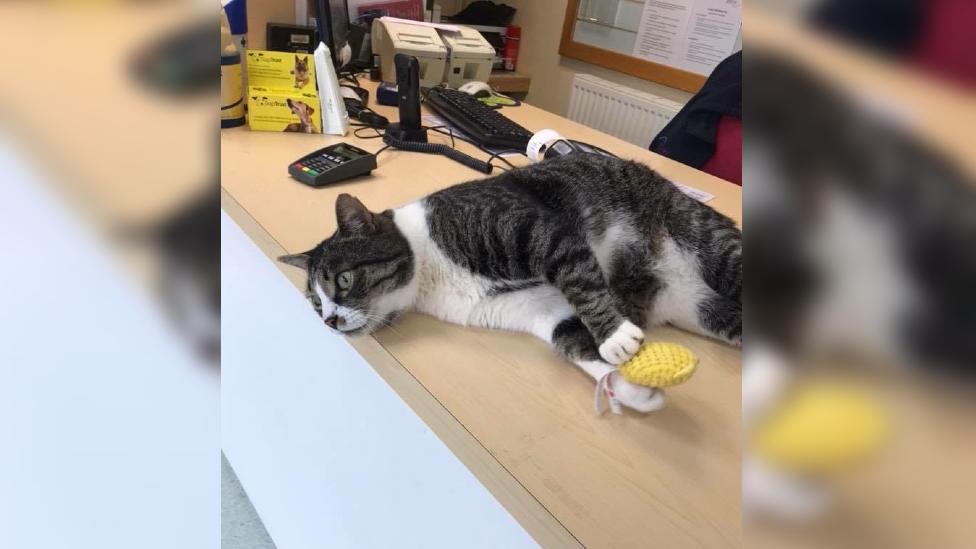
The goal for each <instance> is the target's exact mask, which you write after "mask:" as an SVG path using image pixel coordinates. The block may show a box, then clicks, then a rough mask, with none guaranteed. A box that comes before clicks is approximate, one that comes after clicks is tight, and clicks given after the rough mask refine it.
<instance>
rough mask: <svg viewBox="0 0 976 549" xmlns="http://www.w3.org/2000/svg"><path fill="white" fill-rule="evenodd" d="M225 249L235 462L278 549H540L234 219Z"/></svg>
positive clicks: (230, 435)
mask: <svg viewBox="0 0 976 549" xmlns="http://www.w3.org/2000/svg"><path fill="white" fill-rule="evenodd" d="M221 240H222V252H221V278H222V284H221V301H222V319H223V326H222V351H223V357H222V364H221V369H222V384H221V407H222V414H221V426H222V439H223V447H224V453H225V454H226V456H227V459H228V461H230V463H231V465H232V466H233V467H234V470H235V471H236V472H237V475H238V477H239V478H240V481H241V484H242V485H243V486H244V489H245V490H246V491H247V494H248V496H250V498H251V501H252V502H253V504H254V507H255V509H257V512H258V514H259V515H260V516H261V519H262V520H263V521H264V524H265V526H266V527H267V530H268V533H269V534H270V535H271V538H272V539H273V540H274V542H275V544H276V545H277V547H278V549H306V548H309V547H337V548H338V547H355V548H357V549H370V548H378V549H379V548H384V549H385V548H388V547H397V548H405V549H409V548H418V549H438V548H445V549H447V548H451V549H454V548H457V547H464V548H475V549H477V548H485V549H487V548H496V547H505V548H513V549H517V548H522V547H536V544H535V542H534V541H533V540H532V538H530V537H529V535H528V534H527V533H526V532H525V530H523V529H522V527H521V526H520V525H519V524H518V523H517V522H516V521H515V519H514V518H512V516H511V515H509V514H508V512H507V511H506V510H505V509H504V508H503V507H502V506H501V505H500V504H499V503H498V502H497V500H495V498H494V497H493V496H492V495H491V494H490V493H489V492H488V491H487V490H486V489H485V488H484V486H482V485H481V483H480V482H479V481H478V480H477V479H476V478H475V477H474V475H472V474H471V472H470V471H468V469H467V468H466V467H465V466H464V465H463V464H462V463H461V462H460V461H458V459H457V458H456V457H455V456H454V454H453V453H451V451H450V450H449V449H448V448H447V447H446V446H445V445H444V444H443V443H442V442H441V441H440V439H438V438H437V436H436V435H434V434H433V433H432V432H431V431H430V429H429V428H428V427H427V426H426V425H425V424H424V423H423V421H421V420H420V418H418V417H417V416H416V414H414V413H413V411H412V410H410V408H408V407H407V405H406V404H405V403H404V402H403V401H402V400H401V399H400V398H399V396H397V394H396V393H395V392H393V390H392V389H391V388H390V387H389V386H388V385H387V384H386V382H385V381H383V379H382V378H380V377H379V375H378V374H377V373H376V372H375V371H374V370H373V369H372V368H371V367H370V366H369V365H368V364H366V363H365V362H364V361H363V359H362V358H361V357H360V356H359V355H358V354H357V353H356V351H355V350H354V349H353V348H352V347H351V346H350V345H349V343H348V342H347V341H346V340H345V339H344V338H342V337H339V336H336V335H333V334H332V333H330V332H329V331H328V330H327V329H326V328H325V326H324V325H323V324H322V320H321V319H320V318H319V317H318V316H317V315H316V314H315V312H314V310H313V309H312V307H311V306H310V305H309V304H308V303H307V302H306V300H305V298H304V297H303V296H302V294H301V293H300V292H299V291H298V290H297V289H296V288H295V287H294V286H292V285H291V284H290V283H289V282H288V280H287V279H286V278H285V276H284V275H283V274H282V273H281V272H279V271H278V269H277V268H276V267H275V266H274V265H273V264H272V263H271V262H270V261H269V260H268V259H267V258H266V257H265V256H264V255H263V254H262V253H261V252H260V250H258V248H257V247H256V246H255V245H254V244H253V243H252V242H251V241H250V240H249V239H248V237H247V236H246V235H245V234H244V233H243V232H242V231H241V230H240V228H238V227H237V225H236V224H235V223H234V222H233V221H232V220H231V219H230V218H229V217H228V216H227V215H226V214H223V213H222V222H221ZM214 459H215V463H216V457H215V458H214Z"/></svg>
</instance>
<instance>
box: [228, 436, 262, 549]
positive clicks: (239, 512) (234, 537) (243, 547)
mask: <svg viewBox="0 0 976 549" xmlns="http://www.w3.org/2000/svg"><path fill="white" fill-rule="evenodd" d="M220 462H221V464H220V547H221V549H275V545H274V542H272V541H271V538H270V537H269V536H268V531H267V530H265V529H264V524H263V523H262V522H261V518H260V517H258V514H257V512H256V511H255V510H254V507H253V506H252V505H251V500H250V499H248V497H247V494H246V493H245V492H244V487H243V486H241V483H240V481H239V480H237V475H236V474H234V469H233V468H231V466H230V463H228V462H227V458H226V457H224V455H223V454H220Z"/></svg>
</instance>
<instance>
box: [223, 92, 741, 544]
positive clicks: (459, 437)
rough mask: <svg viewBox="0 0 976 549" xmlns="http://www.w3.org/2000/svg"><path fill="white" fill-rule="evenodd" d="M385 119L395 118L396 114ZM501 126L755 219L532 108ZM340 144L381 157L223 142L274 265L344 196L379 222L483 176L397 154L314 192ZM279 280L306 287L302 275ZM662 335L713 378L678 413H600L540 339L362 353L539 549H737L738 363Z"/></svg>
mask: <svg viewBox="0 0 976 549" xmlns="http://www.w3.org/2000/svg"><path fill="white" fill-rule="evenodd" d="M376 109H377V110H378V111H380V112H381V113H383V114H384V115H386V116H388V117H390V118H391V119H392V120H395V119H396V112H395V109H392V108H386V107H379V106H377V107H376ZM503 112H504V114H505V115H507V116H509V117H510V118H512V119H514V120H515V121H517V122H519V123H520V124H522V125H523V126H525V127H527V128H529V129H530V130H533V131H537V130H540V129H543V128H553V129H556V130H557V131H559V132H560V133H561V134H563V135H565V136H567V137H572V138H575V139H580V140H583V141H586V142H589V143H593V144H595V145H598V146H601V147H603V148H606V149H608V150H610V151H613V152H614V153H616V154H619V155H621V156H624V157H629V158H635V159H639V160H641V161H643V162H645V163H647V164H649V165H650V166H651V167H653V168H655V169H657V170H659V171H660V172H661V173H663V174H664V175H666V176H668V177H670V178H672V179H674V180H675V181H678V182H681V183H684V184H686V185H689V186H692V187H696V188H699V189H702V190H705V191H707V192H709V193H712V194H714V195H715V198H714V199H713V200H712V201H711V202H710V205H712V206H713V207H715V208H717V209H719V210H720V211H722V212H724V213H726V214H727V215H729V216H731V217H733V218H734V219H736V220H739V219H740V218H741V215H740V209H741V190H740V188H739V187H738V186H735V185H732V184H730V183H727V182H724V181H722V180H720V179H717V178H714V177H711V176H709V175H707V174H704V173H702V172H699V171H697V170H694V169H692V168H688V167H686V166H683V165H681V164H678V163H676V162H672V161H670V160H667V159H665V158H663V157H660V156H658V155H655V154H652V153H650V152H648V151H646V150H642V149H639V148H637V147H635V146H633V145H630V144H628V143H626V142H624V141H621V140H619V139H615V138H613V137H610V136H607V135H605V134H602V133H599V132H597V131H595V130H591V129H589V128H586V127H584V126H581V125H579V124H576V123H574V122H571V121H569V120H566V119H563V118H561V117H558V116H555V115H553V114H550V113H547V112H545V111H542V110H539V109H536V108H534V107H532V106H530V105H523V106H521V107H515V108H506V109H504V111H503ZM364 133H365V132H364ZM435 136H436V134H432V140H433V139H434V138H435ZM436 138H437V139H438V140H440V136H436ZM338 141H346V142H350V143H353V144H355V145H357V146H360V147H362V148H365V149H366V150H371V151H376V150H378V149H379V148H381V146H382V143H381V141H380V140H379V139H372V140H370V139H357V138H355V137H353V136H352V135H351V134H350V135H349V136H347V137H345V138H341V139H340V138H336V137H332V136H310V135H304V134H284V133H266V132H251V131H249V130H247V129H246V128H239V129H234V130H228V131H224V132H223V133H222V139H221V143H222V159H221V185H222V203H223V207H224V209H225V210H226V211H227V212H228V213H229V214H230V215H231V216H232V217H233V218H234V220H235V221H236V222H237V223H238V224H239V225H240V226H241V227H242V228H243V229H244V230H245V232H247V234H248V235H249V236H250V237H251V238H252V239H254V240H255V242H256V243H257V244H258V245H259V246H260V247H261V249H262V250H263V251H264V252H265V253H266V254H267V255H268V256H269V257H271V258H273V257H275V256H277V255H279V254H282V253H286V252H288V253H293V252H298V251H301V250H305V249H308V248H310V247H312V246H314V245H315V244H316V243H318V242H319V241H320V240H322V239H323V238H325V237H326V236H328V235H329V234H331V233H332V232H333V230H334V229H335V216H334V201H335V197H336V196H337V195H338V194H339V193H343V192H348V193H350V194H353V195H355V196H357V197H359V198H360V199H361V200H362V201H363V202H364V203H365V204H366V205H367V206H369V207H370V208H372V209H374V210H380V209H384V208H389V207H394V206H398V205H401V204H404V203H406V202H409V201H411V200H414V199H416V198H418V197H420V196H423V195H425V194H428V193H431V192H433V191H436V190H438V189H442V188H445V187H448V186H450V185H453V184H455V183H459V182H461V181H465V180H470V179H476V178H478V177H481V175H480V174H478V173H476V172H474V171H472V170H469V169H468V168H465V167H463V166H461V165H460V164H457V163H455V162H453V161H451V160H448V159H447V158H444V157H441V156H429V155H423V154H416V153H406V152H399V151H393V150H387V151H384V152H383V153H382V154H381V155H380V157H379V160H378V163H379V168H378V169H377V170H375V171H374V172H373V175H372V176H369V177H365V178H359V179H355V180H350V181H347V182H344V183H342V184H338V185H335V186H331V187H326V188H322V189H313V188H310V187H306V186H304V185H301V184H299V183H297V182H295V181H294V180H292V179H290V178H289V177H288V175H287V172H286V167H287V165H288V163H289V162H291V161H293V160H295V159H297V158H298V157H299V156H301V155H303V154H306V153H308V152H310V151H312V150H314V149H316V148H319V147H322V146H324V145H326V144H330V143H334V142H338ZM443 141H445V142H446V141H447V138H446V137H445V138H444V139H443ZM461 146H462V147H463V148H464V149H465V150H466V151H468V152H469V153H471V154H474V155H475V156H479V157H482V158H484V157H486V156H487V155H484V154H483V153H480V152H477V151H476V150H475V149H474V148H473V147H469V146H468V145H466V144H461ZM517 162H518V163H525V162H527V161H526V160H525V159H524V158H518V159H517ZM280 268H281V270H282V272H284V273H285V274H286V276H288V277H289V279H290V280H292V281H293V282H294V283H295V284H296V286H299V287H304V281H303V278H302V273H301V272H299V271H298V270H297V269H293V268H291V267H287V266H280ZM649 337H650V338H651V339H655V340H671V341H679V342H682V343H684V344H686V345H688V346H689V347H691V348H692V349H693V350H694V351H695V352H696V353H697V354H698V356H699V357H700V358H701V367H700V368H699V372H698V373H697V374H696V375H695V377H694V378H692V380H691V381H689V382H688V383H687V384H685V385H682V386H680V387H676V388H674V389H672V390H669V402H668V405H667V407H666V408H665V409H664V410H662V411H660V412H656V413H652V414H649V415H641V414H636V413H631V412H629V411H628V412H627V413H625V414H624V415H622V416H613V415H611V414H609V413H605V414H604V415H596V414H595V413H594V412H593V400H592V399H593V381H592V379H590V378H589V377H588V376H587V375H586V374H584V373H583V372H581V371H579V370H578V369H576V368H575V367H574V366H573V365H571V364H569V363H567V362H565V361H563V360H561V359H559V358H557V357H556V356H555V355H554V354H553V353H552V352H551V351H550V350H549V349H548V347H547V346H546V345H545V344H544V343H543V342H541V341H539V340H536V339H535V338H533V337H531V336H528V335H522V334H512V333H503V332H494V331H489V330H481V329H473V328H462V327H458V326H453V325H449V324H445V323H442V322H439V321H437V320H435V319H433V318H430V317H426V316H422V315H417V314H409V315H406V316H405V317H404V318H403V319H402V320H401V321H399V322H398V323H397V324H396V325H395V327H393V328H387V329H384V330H381V331H379V332H377V333H375V334H373V335H372V336H367V337H363V338H358V339H353V340H352V341H353V344H354V345H355V347H356V348H357V350H358V351H359V352H360V353H361V354H362V355H363V356H364V357H365V358H366V359H367V361H369V362H370V364H371V365H372V366H373V367H374V368H375V369H376V370H377V372H379V373H380V375H381V376H383V377H384V379H386V381H387V382H388V383H390V385H391V386H392V387H393V388H394V389H395V390H396V391H397V392H398V394H400V396H401V397H402V398H403V399H404V400H405V401H406V402H407V403H408V404H409V405H410V406H411V407H412V408H413V409H414V410H415V411H416V412H417V414H418V415H419V416H420V417H421V418H422V419H424V421H425V422H427V424H428V425H429V426H430V427H431V429H432V430H433V431H434V432H435V433H437V434H438V436H439V437H440V438H441V439H442V440H443V441H444V442H445V443H446V444H447V445H448V446H449V447H450V448H451V450H452V451H454V453H455V454H457V455H458V457H459V458H460V459H461V460H462V462H464V463H465V465H467V466H468V467H469V468H470V469H471V471H472V472H473V473H474V474H475V475H476V476H477V477H478V478H479V480H480V481H481V482H482V483H484V484H485V486H486V487H487V488H488V489H489V490H490V491H491V492H492V493H493V494H494V495H495V497H496V498H498V500H499V501H500V502H501V503H502V504H503V505H504V506H505V507H506V508H507V509H508V510H509V512H511V513H512V514H513V516H514V517H515V518H516V519H517V520H519V522H520V523H521V524H522V525H523V526H524V527H525V528H526V530H527V531H528V532H529V533H530V534H531V535H532V536H533V537H534V538H535V539H536V540H537V541H538V542H539V543H540V544H541V545H543V546H546V547H567V546H568V547H572V546H580V545H582V546H587V547H647V546H660V547H669V548H678V547H710V548H711V547H739V546H740V545H741V517H740V502H739V498H740V447H741V445H740V433H739V427H740V421H739V410H740V406H739V399H740V389H739V387H740V352H739V350H738V349H733V348H731V347H728V346H726V345H723V344H720V343H717V342H713V341H710V340H707V339H704V338H702V337H698V336H695V335H691V334H688V333H685V332H681V331H678V330H674V329H670V328H661V329H656V330H653V331H651V332H650V334H649ZM322 367H323V368H327V367H328V364H326V363H323V364H322ZM325 397H326V395H323V398H325ZM350 413H354V412H352V411H351V412H350Z"/></svg>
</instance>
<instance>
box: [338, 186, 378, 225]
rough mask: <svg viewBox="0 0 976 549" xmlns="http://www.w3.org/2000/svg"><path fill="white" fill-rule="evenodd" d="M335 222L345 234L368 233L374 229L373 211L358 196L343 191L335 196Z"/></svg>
mask: <svg viewBox="0 0 976 549" xmlns="http://www.w3.org/2000/svg"><path fill="white" fill-rule="evenodd" d="M336 223H337V224H338V225H339V231H341V232H343V233H347V234H355V233H366V234H369V233H372V232H373V231H375V230H376V223H375V222H374V220H373V212H371V211H369V209H367V208H366V206H364V205H363V203H362V202H360V201H359V199H358V198H356V197H354V196H352V195H349V194H345V193H343V194H340V195H339V197H338V198H336Z"/></svg>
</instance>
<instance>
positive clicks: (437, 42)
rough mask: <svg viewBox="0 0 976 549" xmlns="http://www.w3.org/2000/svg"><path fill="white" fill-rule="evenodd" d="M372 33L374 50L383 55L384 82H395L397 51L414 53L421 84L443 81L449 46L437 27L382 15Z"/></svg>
mask: <svg viewBox="0 0 976 549" xmlns="http://www.w3.org/2000/svg"><path fill="white" fill-rule="evenodd" d="M370 35H371V36H370V40H371V41H372V46H373V53H374V54H379V56H380V73H381V74H382V78H383V81H384V82H396V79H397V78H396V68H395V67H394V65H393V56H394V55H396V54H398V53H405V54H407V55H412V56H414V57H416V58H417V61H419V62H420V85H421V87H424V88H432V87H434V86H439V85H440V83H441V82H443V81H444V67H445V64H446V62H447V47H446V46H445V45H444V42H442V41H441V38H440V36H438V35H437V29H435V28H433V27H425V26H421V25H411V24H409V23H402V22H399V21H390V20H388V19H385V18H379V19H374V20H373V30H372V32H371V33H370Z"/></svg>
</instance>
